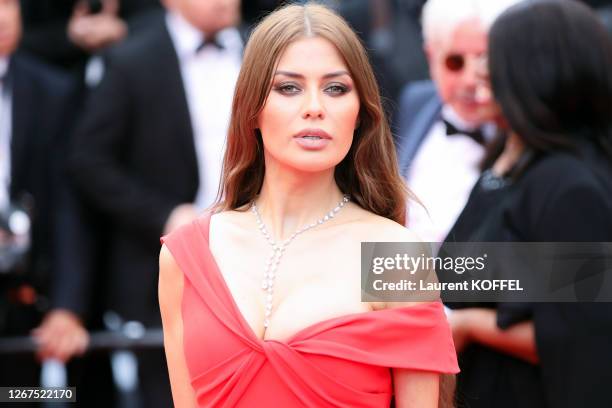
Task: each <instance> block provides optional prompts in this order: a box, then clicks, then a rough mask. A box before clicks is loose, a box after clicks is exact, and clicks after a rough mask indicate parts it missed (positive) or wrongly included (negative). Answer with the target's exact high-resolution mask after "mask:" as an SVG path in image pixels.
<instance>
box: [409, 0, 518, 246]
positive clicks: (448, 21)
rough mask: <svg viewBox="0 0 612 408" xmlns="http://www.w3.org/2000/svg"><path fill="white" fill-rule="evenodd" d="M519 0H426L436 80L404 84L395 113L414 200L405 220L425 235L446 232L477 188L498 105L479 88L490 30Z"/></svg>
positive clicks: (426, 31)
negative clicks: (497, 18)
mask: <svg viewBox="0 0 612 408" xmlns="http://www.w3.org/2000/svg"><path fill="white" fill-rule="evenodd" d="M517 2H518V1H517V0H495V1H491V0H453V1H449V0H429V1H428V2H427V3H426V4H425V6H424V8H423V15H422V22H423V36H424V39H425V44H424V48H425V53H426V55H427V59H428V62H429V70H430V75H431V78H432V80H433V81H421V82H416V83H413V84H410V85H408V86H407V87H406V88H405V89H404V90H403V91H402V94H401V97H400V108H399V112H398V125H399V129H398V130H399V131H398V138H399V139H398V143H399V161H400V166H401V170H402V174H403V176H404V177H405V178H406V182H407V184H408V186H409V187H410V189H411V190H412V191H413V192H414V193H415V194H416V195H417V197H418V198H419V199H420V200H421V202H422V203H423V205H424V207H425V208H423V207H422V206H420V205H418V204H415V203H412V204H411V205H410V207H409V209H408V217H407V222H408V225H409V226H410V227H411V228H412V229H413V230H414V231H415V232H417V233H418V234H419V235H420V236H421V238H422V239H424V240H426V241H431V242H441V241H443V240H444V239H445V238H446V235H447V234H448V232H449V230H450V229H451V227H452V226H453V224H454V223H455V221H456V219H457V217H458V216H459V214H460V213H461V210H462V209H463V207H464V206H465V203H466V202H467V198H468V195H469V192H470V190H471V189H472V187H473V186H474V183H475V182H476V180H477V178H478V176H479V174H480V171H481V167H480V163H481V161H482V159H483V157H484V152H485V144H486V143H487V141H489V140H490V139H491V138H492V137H493V136H494V135H495V133H496V129H495V125H494V124H493V122H492V121H493V118H494V116H495V106H494V104H493V102H492V100H491V99H490V97H489V96H488V95H484V96H483V95H482V94H481V93H480V92H479V81H480V80H481V78H479V71H480V67H481V66H482V64H483V63H484V62H485V58H486V52H487V31H488V27H489V26H490V25H491V23H492V22H493V20H494V19H495V17H497V15H499V14H501V12H502V11H504V10H505V9H506V8H507V7H508V6H510V5H511V4H513V3H517Z"/></svg>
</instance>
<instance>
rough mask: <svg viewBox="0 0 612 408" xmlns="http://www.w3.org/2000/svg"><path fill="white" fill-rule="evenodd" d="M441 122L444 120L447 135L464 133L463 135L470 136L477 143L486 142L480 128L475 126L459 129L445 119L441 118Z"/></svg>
mask: <svg viewBox="0 0 612 408" xmlns="http://www.w3.org/2000/svg"><path fill="white" fill-rule="evenodd" d="M442 122H444V125H445V126H446V135H447V136H453V135H465V136H468V137H471V138H472V139H473V140H474V141H475V142H476V143H478V144H479V145H482V146H484V145H485V144H486V139H485V137H484V134H483V133H482V129H481V128H476V129H474V130H461V129H457V127H456V126H455V125H453V124H452V123H450V122H449V121H447V120H446V119H442Z"/></svg>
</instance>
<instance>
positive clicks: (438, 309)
mask: <svg viewBox="0 0 612 408" xmlns="http://www.w3.org/2000/svg"><path fill="white" fill-rule="evenodd" d="M209 224H210V215H207V216H205V217H202V218H200V219H198V220H196V221H194V222H193V223H191V224H189V225H186V226H183V227H181V228H179V229H177V230H176V231H175V232H173V233H171V234H169V235H168V236H166V237H164V238H162V242H164V243H165V244H166V246H167V248H168V249H169V250H170V252H171V253H172V255H173V257H174V259H175V261H176V263H177V264H178V266H179V268H180V269H181V270H182V271H183V273H184V291H183V299H182V306H181V308H182V317H183V330H184V332H183V346H184V352H185V359H186V362H187V367H188V370H189V374H190V378H191V385H192V386H193V388H194V390H195V395H196V399H197V403H198V406H199V407H255V406H261V407H301V406H305V407H351V408H355V407H369V408H371V407H389V404H390V400H391V395H392V392H393V389H392V378H391V371H390V368H391V367H398V368H411V369H417V370H427V371H435V372H440V373H457V372H458V371H459V368H458V366H457V359H456V353H455V348H454V345H453V340H452V336H451V332H450V329H449V326H448V323H447V321H446V317H445V315H444V311H443V308H442V304H441V303H439V302H433V303H423V304H421V305H416V306H407V307H401V308H393V309H384V310H378V311H371V312H361V313H353V314H349V315H344V316H340V317H336V318H331V319H327V320H323V321H321V322H318V323H315V324H313V325H311V326H308V327H306V328H304V329H302V330H300V331H299V332H297V333H295V334H294V335H293V336H291V337H290V338H289V339H288V340H286V341H278V340H261V339H259V338H258V337H257V336H256V335H255V333H254V332H253V330H252V329H251V327H250V326H249V324H248V323H247V322H246V320H245V319H244V317H243V316H242V314H241V313H240V311H239V309H238V306H237V305H236V303H235V302H234V299H233V297H232V295H231V293H230V291H229V289H228V287H227V285H226V284H225V280H224V278H223V276H222V274H221V272H220V271H219V268H218V266H217V264H216V262H215V260H214V258H213V255H212V253H211V252H210V248H209V245H208V233H209Z"/></svg>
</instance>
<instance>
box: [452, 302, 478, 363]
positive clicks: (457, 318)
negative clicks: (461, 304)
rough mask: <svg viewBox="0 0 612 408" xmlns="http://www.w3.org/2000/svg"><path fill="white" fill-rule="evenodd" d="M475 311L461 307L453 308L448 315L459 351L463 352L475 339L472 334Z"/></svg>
mask: <svg viewBox="0 0 612 408" xmlns="http://www.w3.org/2000/svg"><path fill="white" fill-rule="evenodd" d="M473 312H474V310H472V309H459V310H453V311H452V312H451V313H450V314H449V315H448V316H447V319H448V323H449V324H450V327H451V331H452V332H453V342H454V343H455V350H457V353H461V352H462V351H463V350H464V349H465V348H466V347H467V346H468V345H469V344H470V343H471V342H472V340H473V339H472V336H471V331H472V322H473V317H474V313H473Z"/></svg>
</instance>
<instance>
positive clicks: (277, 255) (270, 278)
mask: <svg viewBox="0 0 612 408" xmlns="http://www.w3.org/2000/svg"><path fill="white" fill-rule="evenodd" d="M348 202H349V196H348V195H346V194H345V195H344V196H343V197H342V201H340V202H339V203H338V205H336V207H334V209H333V210H331V211H330V212H328V213H327V214H325V216H323V218H321V219H319V220H318V221H315V222H313V223H311V224H307V225H304V226H303V227H302V228H300V229H298V230H297V231H295V232H294V233H293V234H291V236H290V237H289V238H287V239H286V240H285V241H284V242H281V243H276V242H274V240H273V239H272V237H271V236H270V234H269V233H268V230H267V229H266V226H265V224H264V223H263V221H262V220H261V215H260V214H259V211H258V210H257V205H256V204H255V201H253V203H252V204H251V211H253V213H254V214H255V217H256V218H257V227H258V228H259V230H260V231H261V233H262V234H263V236H264V238H266V241H268V244H270V247H272V253H271V254H270V257H269V258H268V261H267V262H266V267H265V271H264V277H263V282H262V284H261V288H262V289H263V290H264V291H265V292H266V311H265V318H264V327H265V328H266V329H267V328H268V326H269V325H270V315H272V295H273V292H274V278H275V277H276V272H277V269H278V264H279V262H280V260H281V257H282V256H283V253H284V252H285V248H287V246H288V245H289V244H290V243H291V241H293V240H294V239H295V237H297V236H298V235H300V234H302V233H303V232H306V231H308V230H309V229H311V228H314V227H316V226H317V225H321V224H323V223H324V222H327V221H329V220H331V219H332V218H334V217H335V216H336V214H338V212H339V211H340V210H341V209H342V207H344V206H345V205H346V203H348Z"/></svg>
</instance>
